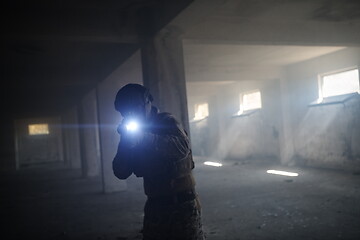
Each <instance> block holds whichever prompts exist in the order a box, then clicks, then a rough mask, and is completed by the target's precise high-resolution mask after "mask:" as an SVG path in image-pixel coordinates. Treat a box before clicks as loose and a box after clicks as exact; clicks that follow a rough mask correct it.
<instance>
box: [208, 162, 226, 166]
mask: <svg viewBox="0 0 360 240" xmlns="http://www.w3.org/2000/svg"><path fill="white" fill-rule="evenodd" d="M204 164H205V165H208V166H213V167H221V166H222V164H221V163H217V162H204Z"/></svg>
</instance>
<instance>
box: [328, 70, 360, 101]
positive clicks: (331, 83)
mask: <svg viewBox="0 0 360 240" xmlns="http://www.w3.org/2000/svg"><path fill="white" fill-rule="evenodd" d="M322 81H323V82H322V97H330V96H337V95H342V94H347V93H353V92H359V70H358V69H352V70H350V71H344V72H340V73H335V74H329V75H325V76H323V77H322Z"/></svg>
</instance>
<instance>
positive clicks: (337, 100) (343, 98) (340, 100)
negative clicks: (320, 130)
mask: <svg viewBox="0 0 360 240" xmlns="http://www.w3.org/2000/svg"><path fill="white" fill-rule="evenodd" d="M357 96H359V93H357V92H355V93H349V94H344V95H339V96H333V97H327V98H324V99H323V101H322V102H318V101H317V100H315V101H314V102H312V103H310V104H309V105H308V106H309V107H317V106H323V105H332V104H344V103H345V102H347V101H349V100H350V99H351V98H353V97H357Z"/></svg>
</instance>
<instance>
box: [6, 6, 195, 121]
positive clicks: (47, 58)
mask: <svg viewBox="0 0 360 240" xmlns="http://www.w3.org/2000/svg"><path fill="white" fill-rule="evenodd" d="M190 2H192V0H173V1H171V2H170V1H167V0H121V1H118V0H107V1H101V0H79V1H71V0H54V1H47V0H34V1H25V0H20V1H11V0H5V1H4V2H3V3H2V15H1V17H2V21H1V29H2V38H1V50H2V54H1V57H0V59H1V72H2V80H3V83H4V84H5V87H3V88H2V89H4V90H5V91H4V94H2V95H1V101H0V102H1V105H2V109H5V113H6V114H5V115H6V116H7V117H9V118H24V117H39V116H51V115H59V114H61V112H62V111H63V110H65V109H66V108H68V107H69V106H71V105H75V104H76V103H78V101H79V100H80V99H81V97H82V96H83V95H84V94H85V93H86V92H88V91H89V90H90V89H92V88H94V87H95V86H96V84H97V83H99V82H100V81H101V80H103V79H104V78H105V77H106V76H108V75H109V74H110V73H111V72H112V71H113V70H114V69H115V68H116V67H118V66H119V65H120V64H121V63H122V62H124V61H125V60H126V59H127V58H128V57H129V56H130V55H131V54H132V53H134V52H135V51H136V50H137V49H139V47H140V42H141V40H142V39H143V38H144V37H148V36H151V35H153V34H155V33H156V32H157V31H158V30H159V29H161V28H162V27H164V26H165V25H166V24H167V23H168V22H169V21H171V19H173V18H174V17H175V16H176V15H177V14H178V13H179V12H180V11H181V10H183V9H184V8H185V7H186V6H188V4H190Z"/></svg>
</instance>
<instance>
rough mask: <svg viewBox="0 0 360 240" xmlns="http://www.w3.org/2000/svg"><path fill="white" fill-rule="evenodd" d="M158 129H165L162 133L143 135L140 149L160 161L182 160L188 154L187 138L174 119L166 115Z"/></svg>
mask: <svg viewBox="0 0 360 240" xmlns="http://www.w3.org/2000/svg"><path fill="white" fill-rule="evenodd" d="M158 127H161V128H165V129H163V133H162V134H154V133H148V132H147V133H144V136H143V140H142V143H141V145H142V147H144V148H145V149H147V150H149V151H151V152H152V153H154V154H155V155H156V156H158V157H159V158H161V159H182V158H184V157H186V156H187V155H188V154H189V152H190V146H189V138H188V136H187V135H186V133H185V131H184V130H183V129H182V128H181V126H180V124H179V123H178V122H177V121H176V119H175V118H174V117H172V116H171V115H167V116H166V117H165V118H164V120H163V121H162V123H161V125H160V126H158Z"/></svg>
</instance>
